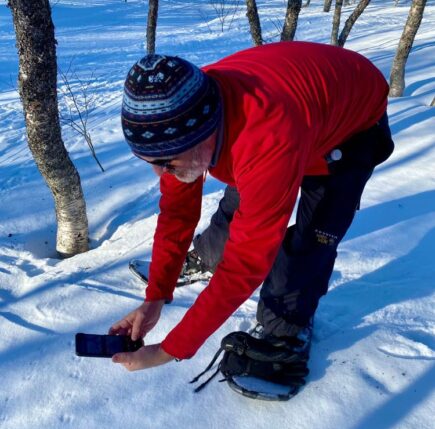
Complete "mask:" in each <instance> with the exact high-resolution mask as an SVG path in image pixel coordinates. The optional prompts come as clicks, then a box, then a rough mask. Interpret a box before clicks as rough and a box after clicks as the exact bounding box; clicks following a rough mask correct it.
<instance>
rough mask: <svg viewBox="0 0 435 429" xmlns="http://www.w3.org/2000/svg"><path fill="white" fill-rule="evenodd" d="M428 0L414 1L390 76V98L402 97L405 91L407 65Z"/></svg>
mask: <svg viewBox="0 0 435 429" xmlns="http://www.w3.org/2000/svg"><path fill="white" fill-rule="evenodd" d="M425 6H426V0H413V1H412V4H411V9H410V11H409V15H408V19H407V21H406V24H405V28H404V29H403V33H402V37H401V38H400V42H399V47H398V48H397V52H396V56H395V57H394V61H393V67H392V68H391V74H390V93H389V96H390V97H401V96H402V94H403V90H404V89H405V65H406V61H407V59H408V55H409V52H410V51H411V48H412V44H413V43H414V38H415V35H416V34H417V31H418V28H419V27H420V24H421V20H422V18H423V12H424V7H425Z"/></svg>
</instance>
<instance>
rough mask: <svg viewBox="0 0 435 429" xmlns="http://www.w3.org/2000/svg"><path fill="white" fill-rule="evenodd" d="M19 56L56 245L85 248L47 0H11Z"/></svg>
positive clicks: (63, 249) (64, 250) (62, 249)
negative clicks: (63, 129) (59, 98)
mask: <svg viewBox="0 0 435 429" xmlns="http://www.w3.org/2000/svg"><path fill="white" fill-rule="evenodd" d="M8 5H9V7H10V8H11V10H12V15H13V19H14V26H15V34H16V40H17V48H18V56H19V75H18V85H19V91H20V97H21V100H22V103H23V108H24V117H25V121H26V129H27V140H28V144H29V147H30V150H31V152H32V154H33V157H34V159H35V162H36V165H37V167H38V169H39V171H40V172H41V174H42V176H43V177H44V179H45V181H46V182H47V184H48V187H49V188H50V190H51V192H52V193H53V196H54V202H55V208H56V218H57V223H58V229H57V243H56V249H57V251H58V252H59V253H60V254H61V256H63V257H68V256H73V255H75V254H77V253H81V252H86V251H87V250H88V220H87V217H86V205H85V200H84V198H83V192H82V188H81V185H80V177H79V175H78V173H77V170H76V169H75V167H74V165H73V163H72V162H71V160H70V158H69V156H68V153H67V151H66V149H65V146H64V144H63V141H62V136H61V129H60V125H59V111H58V106H57V61H56V46H55V45H56V40H55V38H54V25H53V21H52V20H51V8H50V4H49V1H48V0H31V1H30V0H9V3H8Z"/></svg>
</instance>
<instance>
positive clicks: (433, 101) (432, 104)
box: [430, 97, 435, 107]
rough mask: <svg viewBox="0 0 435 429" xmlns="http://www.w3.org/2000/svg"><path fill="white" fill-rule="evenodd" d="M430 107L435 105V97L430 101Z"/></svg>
mask: <svg viewBox="0 0 435 429" xmlns="http://www.w3.org/2000/svg"><path fill="white" fill-rule="evenodd" d="M430 107H435V97H434V98H433V100H432V103H430Z"/></svg>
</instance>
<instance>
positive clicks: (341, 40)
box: [338, 0, 371, 47]
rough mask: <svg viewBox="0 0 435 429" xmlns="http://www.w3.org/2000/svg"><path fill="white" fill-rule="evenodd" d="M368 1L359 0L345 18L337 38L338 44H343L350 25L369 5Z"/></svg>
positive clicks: (351, 25)
mask: <svg viewBox="0 0 435 429" xmlns="http://www.w3.org/2000/svg"><path fill="white" fill-rule="evenodd" d="M370 1H371V0H360V2H359V3H358V4H357V6H356V8H355V10H354V11H353V12H352V14H351V15H350V16H349V18H347V20H346V22H345V24H344V27H343V30H341V33H340V37H339V38H338V46H341V47H343V46H344V44H345V43H346V40H347V38H348V36H349V33H350V30H352V27H353V25H354V24H355V22H356V20H357V19H358V18H359V17H360V16H361V14H362V13H363V12H364V9H365V8H366V7H367V6H368V5H369V3H370Z"/></svg>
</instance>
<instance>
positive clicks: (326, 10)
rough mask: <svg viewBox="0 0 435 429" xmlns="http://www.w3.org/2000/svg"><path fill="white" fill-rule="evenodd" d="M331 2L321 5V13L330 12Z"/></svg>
mask: <svg viewBox="0 0 435 429" xmlns="http://www.w3.org/2000/svg"><path fill="white" fill-rule="evenodd" d="M331 4H332V0H325V3H323V12H329V11H330V10H331Z"/></svg>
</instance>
